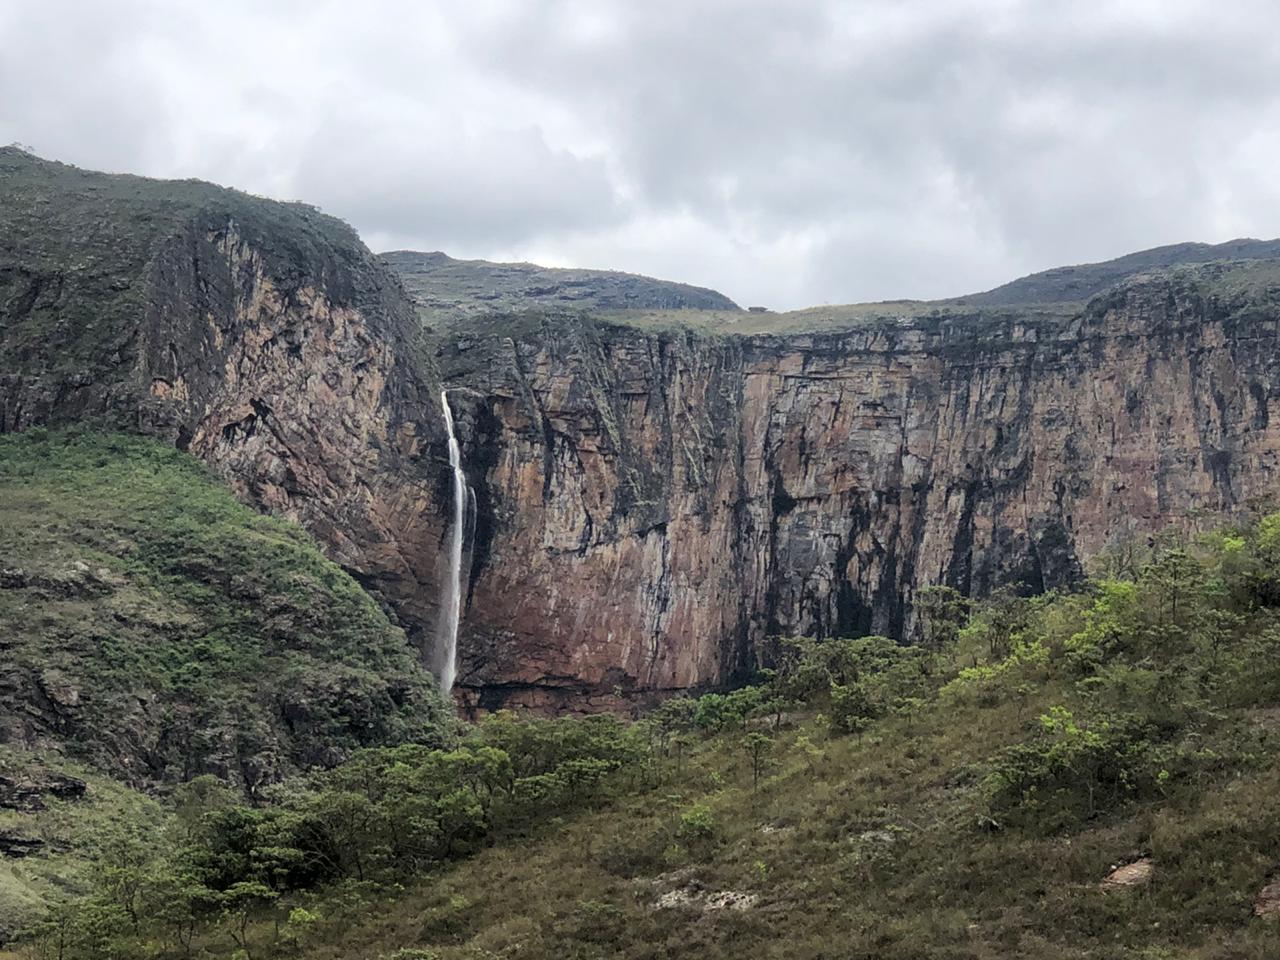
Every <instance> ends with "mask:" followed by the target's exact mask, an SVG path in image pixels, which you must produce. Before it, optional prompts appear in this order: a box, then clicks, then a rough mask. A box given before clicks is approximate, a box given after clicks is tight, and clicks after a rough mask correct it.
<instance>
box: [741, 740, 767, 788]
mask: <svg viewBox="0 0 1280 960" xmlns="http://www.w3.org/2000/svg"><path fill="white" fill-rule="evenodd" d="M742 745H743V747H744V748H745V749H746V751H747V756H748V757H749V758H750V760H751V794H752V796H755V794H756V792H757V791H758V790H759V789H760V774H761V773H762V772H763V771H764V768H765V766H766V765H767V764H768V762H769V749H770V748H771V747H772V746H773V738H772V737H766V736H765V735H764V734H763V733H754V732H753V733H748V734H747V735H746V736H745V737H743V738H742Z"/></svg>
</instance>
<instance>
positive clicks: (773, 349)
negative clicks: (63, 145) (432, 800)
mask: <svg viewBox="0 0 1280 960" xmlns="http://www.w3.org/2000/svg"><path fill="white" fill-rule="evenodd" d="M0 176H3V177H4V180H5V190H4V191H3V193H2V194H0V304H2V305H3V307H2V309H3V329H2V333H3V335H2V336H0V359H2V360H3V374H2V378H0V429H4V430H21V429H24V428H26V427H27V426H29V425H32V424H36V423H46V422H51V423H60V422H68V421H79V420H91V421H95V422H98V421H100V422H103V423H105V424H108V425H110V426H113V427H120V426H127V427H129V428H130V429H134V430H142V431H145V432H148V433H151V434H155V435H158V436H161V437H164V438H166V439H168V440H169V441H170V442H173V443H175V444H176V445H178V446H180V447H182V448H184V449H187V450H189V451H191V452H192V453H194V454H196V455H197V456H199V457H201V458H202V459H203V460H205V461H206V462H207V463H209V464H211V465H212V466H213V467H214V468H215V470H216V471H217V472H218V473H219V474H220V475H221V476H223V477H224V478H225V479H226V480H227V481H228V482H229V483H230V484H231V485H232V486H233V488H234V489H235V490H236V491H237V492H238V493H239V494H240V495H241V497H242V498H244V499H245V500H247V501H249V502H251V503H254V504H255V505H257V506H259V507H261V508H265V509H268V510H272V511H275V512H277V513H280V514H282V515H285V516H287V517H290V518H293V519H296V520H298V521H300V522H301V523H303V524H304V525H306V526H307V527H308V528H309V529H310V530H311V531H312V532H313V533H315V534H316V535H317V536H318V538H319V539H320V541H321V542H322V543H323V545H324V546H325V547H326V549H327V551H328V553H329V555H330V556H331V557H333V558H334V559H336V560H338V561H339V562H340V563H341V564H342V565H343V566H344V567H346V568H347V569H348V570H350V571H351V572H353V573H354V574H355V575H356V576H357V578H358V579H359V580H360V581H361V582H362V583H363V584H364V585H365V586H366V587H368V588H369V589H371V590H372V591H374V593H375V594H376V595H378V596H379V597H381V598H382V599H383V600H384V601H385V602H386V603H387V605H388V607H389V609H392V610H394V611H395V613H396V615H397V618H398V620H399V622H400V623H401V624H403V625H404V626H405V628H406V630H407V632H408V634H409V636H410V638H411V639H412V641H413V642H414V643H415V645H416V646H417V647H418V649H419V651H420V653H421V655H422V656H423V657H424V658H428V659H429V658H430V656H431V655H432V651H433V649H434V634H435V627H436V621H437V616H438V610H437V600H436V598H437V593H438V585H439V583H440V582H441V577H442V576H443V571H442V570H441V567H440V558H441V557H442V555H443V551H442V549H441V545H442V543H443V540H444V536H445V534H446V533H447V530H446V526H447V523H448V519H447V518H449V517H450V516H451V506H452V505H451V501H450V497H451V489H450V477H449V471H448V469H447V464H446V458H445V443H444V434H443V421H442V417H441V411H440V408H439V400H438V385H439V382H440V379H439V377H440V376H443V378H444V382H445V383H446V385H447V386H449V388H450V402H451V404H452V405H453V407H454V408H455V413H456V419H457V422H458V432H459V435H460V438H461V441H462V445H463V452H464V465H465V468H466V471H467V474H468V477H469V479H470V482H471V484H472V485H473V486H474V488H475V491H476V504H477V517H476V525H475V537H474V543H473V544H471V545H470V546H471V549H470V550H469V555H470V557H471V565H470V570H469V571H468V578H467V579H468V583H467V595H466V604H465V611H464V620H463V632H462V636H461V639H460V650H461V656H462V664H461V671H460V683H461V687H462V693H461V695H462V697H463V699H464V700H466V701H467V702H469V703H472V704H479V705H481V706H483V707H486V708H489V707H495V706H499V705H502V704H507V703H522V704H528V705H531V706H536V707H538V708H541V709H546V710H561V709H589V708H593V707H616V706H619V705H621V704H624V703H626V702H628V701H631V700H633V699H635V698H638V697H643V696H645V695H647V694H650V693H654V692H660V691H665V690H673V689H683V688H687V687H696V686H704V685H711V684H716V683H721V682H725V681H727V680H730V679H732V678H734V677H735V676H739V675H741V674H743V673H745V672H747V671H749V670H750V669H751V668H752V667H753V666H754V665H755V664H757V663H759V662H760V661H761V660H762V659H767V657H768V651H769V642H770V638H771V637H774V636H777V635H779V634H789V633H814V634H820V635H830V634H837V633H849V632H865V631H873V632H878V633H886V634H890V635H892V636H896V637H899V638H903V639H910V638H911V636H912V634H913V630H914V616H913V612H912V610H913V600H914V598H915V596H916V594H917V592H918V591H919V589H920V588H921V587H922V586H924V585H928V584H933V583H948V584H951V585H954V586H955V587H957V588H958V589H960V590H962V591H965V592H969V593H973V594H982V593H984V592H987V591H989V590H990V589H992V588H993V587H995V586H997V585H1000V584H1006V583H1008V584H1022V585H1024V586H1025V588H1026V589H1030V590H1037V589H1043V588H1051V587H1054V586H1057V585H1061V584H1065V583H1068V582H1070V581H1072V580H1074V579H1077V578H1078V577H1079V576H1080V574H1081V570H1082V567H1083V566H1084V564H1085V563H1086V562H1087V561H1088V559H1089V558H1090V557H1092V556H1093V555H1094V554H1096V553H1097V552H1098V551H1099V550H1100V549H1102V548H1103V547H1104V546H1105V545H1106V544H1107V543H1108V542H1109V541H1110V540H1112V539H1113V538H1115V537H1116V536H1117V535H1138V536H1141V535H1143V534H1145V533H1147V532H1149V531H1153V530H1155V529H1157V528H1159V527H1160V526H1162V525H1164V524H1165V523H1167V522H1168V521H1170V520H1176V519H1178V518H1181V517H1185V516H1186V515H1187V514H1188V513H1189V512H1193V511H1197V510H1205V511H1211V512H1214V513H1218V512H1222V511H1227V512H1229V511H1231V510H1233V509H1236V508H1238V507H1239V506H1240V505H1241V504H1243V503H1244V502H1245V501H1247V500H1248V499H1249V498H1251V497H1254V496H1266V495H1269V494H1271V493H1272V492H1273V489H1274V482H1275V472H1276V469H1277V464H1276V451H1277V441H1278V439H1280V438H1278V436H1277V431H1278V430H1280V427H1277V426H1276V425H1275V417H1274V416H1273V415H1272V411H1271V405H1272V404H1273V403H1276V402H1277V396H1278V395H1280V370H1278V369H1277V367H1276V361H1275V360H1274V359H1273V358H1274V356H1275V350H1274V343H1275V338H1276V332H1277V322H1280V278H1278V277H1277V274H1276V270H1275V261H1272V260H1253V261H1248V262H1237V263H1219V264H1211V265H1200V266H1191V267H1174V268H1172V269H1166V270H1165V271H1164V272H1160V273H1154V274H1137V275H1132V274H1133V271H1131V270H1129V269H1128V268H1127V267H1126V268H1124V269H1122V270H1121V271H1120V273H1121V275H1122V276H1123V277H1125V279H1123V280H1122V282H1121V283H1120V285H1119V286H1116V287H1112V288H1110V289H1109V290H1107V291H1105V292H1103V293H1101V294H1099V295H1098V296H1097V297H1095V298H1094V299H1092V300H1091V301H1090V302H1089V303H1088V304H1087V305H1083V304H1065V305H1055V306H1053V307H1045V306H1043V305H1042V304H1039V303H1037V302H1035V301H1036V297H1037V296H1038V294H1036V293H1035V292H1034V291H1032V292H1031V293H1028V292H1027V290H1026V289H1024V288H1019V289H1020V290H1022V294H1020V297H1021V299H1020V300H1019V302H1018V303H1016V304H1004V305H1001V304H999V303H995V302H991V303H987V302H984V303H982V304H981V305H975V304H974V303H966V302H964V301H956V302H952V303H946V304H918V303H915V304H890V305H865V306H862V307H857V308H836V309H834V310H830V311H827V310H814V311H805V312H802V313H799V314H793V315H774V314H755V313H753V314H749V315H748V314H747V313H746V312H745V311H740V310H736V309H728V308H732V306H733V305H732V303H731V302H729V301H727V300H725V301H724V303H720V302H719V301H715V303H714V304H713V306H714V307H715V309H716V310H717V311H719V312H718V313H715V314H714V315H713V316H712V317H711V319H709V320H708V319H706V318H705V317H704V318H703V319H702V320H700V319H699V318H700V316H701V314H700V313H699V312H698V311H693V310H677V311H674V312H662V308H664V307H666V306H670V305H671V304H669V303H667V302H666V301H663V302H661V303H658V304H656V306H655V305H654V304H644V305H643V307H644V308H645V309H648V308H650V307H652V308H653V309H654V310H657V311H658V312H657V314H656V315H654V316H649V315H643V316H642V311H639V310H632V311H631V312H630V314H628V311H626V310H623V311H618V312H617V313H614V314H613V315H612V317H613V319H608V318H603V317H601V316H599V315H598V314H596V313H595V312H593V311H594V305H593V310H592V311H584V310H576V311H565V310H563V309H562V308H561V307H560V306H558V305H555V304H558V302H559V301H557V300H555V298H554V297H553V298H552V301H550V302H551V303H552V304H553V305H552V306H550V307H548V305H547V304H548V302H549V301H546V300H545V299H544V300H541V301H536V302H537V303H538V304H539V305H540V312H527V311H523V310H521V309H518V308H519V303H511V304H508V303H507V302H506V301H501V303H500V305H501V306H502V309H501V310H500V311H496V312H495V311H489V312H485V311H484V310H481V309H479V308H477V309H476V310H471V309H468V310H465V311H462V312H461V313H459V314H457V315H456V316H453V317H452V319H451V321H450V322H449V323H446V324H443V325H442V326H441V328H440V331H437V332H430V333H429V332H424V331H423V329H422V328H421V326H420V325H419V322H418V317H417V316H415V306H414V304H413V303H411V302H410V300H409V298H408V297H407V296H406V294H405V291H404V289H403V288H402V286H401V284H400V282H399V281H398V280H397V278H396V277H395V276H394V275H393V274H392V273H391V271H390V270H389V269H388V267H387V265H386V263H384V262H382V261H379V260H378V259H377V258H374V257H373V256H372V255H371V254H370V253H369V252H368V251H367V250H366V249H365V248H364V247H363V245H362V244H360V242H359V240H358V238H356V236H355V235H354V233H353V232H352V231H351V230H350V229H349V228H347V227H346V226H345V225H343V224H341V223H339V222H337V221H334V220H331V219H330V218H327V217H324V216H322V215H321V214H319V213H318V212H316V211H315V210H313V209H312V208H309V207H305V206H300V205H290V204H275V203H271V202H268V201H263V200H260V199H256V198H250V197H246V196H244V195H242V194H237V193H235V192H233V191H225V190H220V189H218V188H214V187H210V186H208V185H205V184H197V183H181V184H160V183H157V182H154V181H146V180H140V179H138V178H129V177H104V176H102V175H97V174H87V173H84V172H83V171H78V170H75V169H74V168H69V167H64V166H61V165H58V164H49V163H45V162H43V161H38V160H35V159H34V158H31V157H29V156H27V155H25V154H21V153H19V152H16V151H12V150H6V151H0ZM1263 246H1265V245H1263ZM1197 249H1199V248H1197ZM1242 249H1243V248H1242ZM1209 250H1210V252H1212V250H1211V248H1209ZM1259 251H1261V252H1259ZM1244 252H1245V253H1247V254H1250V255H1252V254H1257V255H1259V256H1261V255H1263V253H1265V252H1266V251H1265V250H1262V249H1261V248H1256V247H1249V248H1248V249H1247V250H1245V251H1244ZM1183 253H1185V254H1186V257H1191V256H1192V255H1195V250H1191V251H1190V252H1187V251H1184V252H1183ZM1183 253H1179V254H1176V255H1170V256H1174V261H1175V262H1176V260H1177V259H1178V258H1179V257H1183ZM1205 255H1209V254H1208V253H1206V254H1205ZM1183 258H1184V259H1185V257H1183ZM400 259H402V260H404V259H405V258H404V257H402V258H400ZM1159 259H1160V258H1159V257H1158V258H1157V260H1159ZM1164 259H1168V256H1165V257H1164ZM395 260H396V258H392V261H393V262H394V261H395ZM406 262H411V263H412V264H413V265H415V266H413V270H419V268H421V267H422V263H421V258H416V259H415V258H414V257H408V258H407V261H406ZM446 266H448V267H449V270H450V271H453V273H451V274H450V276H451V277H452V279H450V280H449V284H451V285H453V286H450V289H454V286H456V284H457V283H462V280H459V279H458V277H457V276H453V274H454V273H457V272H458V271H462V272H463V273H465V272H466V269H467V267H466V265H465V264H462V265H461V266H460V265H459V262H457V261H451V262H450V264H446ZM488 266H489V265H485V270H487V269H488ZM1104 266H1105V265H1104ZM1139 266H1141V265H1139ZM433 269H434V268H433ZM1126 271H1127V272H1126ZM419 272H421V271H420V270H419ZM429 272H430V271H428V273H429ZM481 272H482V273H484V271H483V270H482V271H481ZM1094 272H1095V273H1096V271H1094ZM1092 275H1093V274H1092V273H1091V274H1090V276H1092ZM487 276H488V274H484V276H480V277H478V278H477V277H473V278H472V279H470V280H466V278H465V277H464V278H463V280H465V281H466V282H465V283H463V286H464V287H466V289H468V290H470V289H472V288H475V289H480V287H483V286H484V285H485V284H486V283H489V282H490V281H489V280H488V279H485V277H487ZM409 279H412V278H409ZM419 279H421V277H419ZM520 282H521V283H523V282H524V280H521V281H520ZM1046 282H1048V281H1046ZM477 284H478V285H479V286H477ZM468 285H469V286H468ZM1049 286H1050V287H1052V289H1053V290H1054V291H1059V290H1060V288H1061V284H1058V283H1057V281H1054V282H1053V283H1050V284H1049ZM1024 287H1025V285H1024ZM504 289H505V288H504ZM646 289H649V288H646ZM418 292H419V295H420V296H427V295H428V294H427V293H423V292H422V290H421V289H419V290H418ZM606 292H608V291H607V290H606ZM507 293H510V291H509V290H508V291H507ZM702 293H703V294H705V293H707V292H705V291H703V292H702ZM505 295H506V294H504V296H505ZM699 295H701V294H699ZM468 296H470V295H469V294H468ZM1028 298H1029V299H1028ZM519 299H520V298H519V297H517V300H519ZM996 299H997V300H998V299H999V297H996ZM1049 299H1061V297H1059V296H1057V295H1056V294H1055V296H1054V297H1050V298H1049ZM535 300H536V298H535ZM1024 301H1025V302H1024ZM521 302H523V301H521ZM726 305H727V306H726ZM418 306H419V307H420V308H423V307H424V303H422V302H420V303H419V304H418ZM426 306H428V307H429V304H427V305H426ZM578 306H581V304H578ZM628 316H633V317H634V319H633V320H629V319H628ZM743 318H746V319H745V320H744V319H743Z"/></svg>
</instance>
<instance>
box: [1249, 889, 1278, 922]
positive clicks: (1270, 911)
mask: <svg viewBox="0 0 1280 960" xmlns="http://www.w3.org/2000/svg"><path fill="white" fill-rule="evenodd" d="M1253 915H1254V916H1255V917H1267V918H1275V917H1280V880H1272V881H1271V882H1270V883H1268V884H1267V885H1266V886H1265V887H1263V888H1262V889H1261V890H1259V891H1258V896H1257V897H1255V898H1254V901H1253Z"/></svg>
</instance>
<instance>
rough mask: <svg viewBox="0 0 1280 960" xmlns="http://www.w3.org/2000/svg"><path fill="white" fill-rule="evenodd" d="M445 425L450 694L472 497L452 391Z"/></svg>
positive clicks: (443, 684) (443, 632) (444, 626)
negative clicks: (449, 493)
mask: <svg viewBox="0 0 1280 960" xmlns="http://www.w3.org/2000/svg"><path fill="white" fill-rule="evenodd" d="M440 406H441V407H442V408H443V410H444V425H445V429H446V430H447V431H448V433H449V468H450V469H451V470H452V471H453V525H452V527H451V529H450V531H449V554H448V560H449V568H448V571H447V572H446V575H445V582H444V596H443V597H442V598H441V609H442V611H443V614H444V616H443V617H442V618H441V621H440V644H441V646H442V647H443V653H444V656H443V658H442V663H441V665H440V689H441V690H442V691H443V692H444V693H445V694H448V693H449V691H450V690H452V689H453V681H454V679H455V678H456V677H457V674H458V624H459V623H460V622H461V620H462V568H463V563H462V555H463V547H464V546H465V544H466V525H467V524H466V521H467V506H468V502H469V500H470V498H471V497H472V496H473V494H472V493H471V488H470V487H469V486H467V475H466V474H465V473H463V471H462V449H461V448H460V447H459V446H458V438H457V435H456V434H455V433H454V428H453V411H452V410H451V409H450V408H449V391H447V390H441V391H440Z"/></svg>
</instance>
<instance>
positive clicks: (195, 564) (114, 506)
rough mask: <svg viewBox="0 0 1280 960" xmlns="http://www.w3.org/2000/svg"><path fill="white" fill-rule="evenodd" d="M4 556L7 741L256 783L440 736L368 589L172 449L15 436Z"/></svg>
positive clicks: (4, 472) (134, 777) (2, 728)
mask: <svg viewBox="0 0 1280 960" xmlns="http://www.w3.org/2000/svg"><path fill="white" fill-rule="evenodd" d="M0 556H3V557H4V561H3V570H0V625H3V640H2V641H0V642H2V643H3V648H4V663H3V666H0V740H5V741H9V742H15V743H25V744H30V745H34V746H36V747H39V748H42V749H43V748H58V749H60V750H62V751H64V752H65V754H66V755H67V756H68V757H70V758H72V759H76V760H81V761H84V762H87V763H90V764H92V765H95V766H97V767H99V768H100V769H103V770H108V771H111V772H112V773H113V774H114V775H115V776H117V777H118V778H119V779H121V780H123V781H126V782H129V783H135V784H137V783H148V782H149V783H156V782H166V781H178V780H184V779H189V778H191V777H194V776H197V775H199V774H201V773H213V774H216V775H218V776H220V777H222V778H224V779H226V780H228V781H229V782H233V783H236V784H238V785H241V786H243V787H244V789H245V790H247V791H249V792H250V793H253V792H255V791H257V790H258V789H259V788H261V787H262V786H263V785H265V784H268V783H271V782H272V781H274V780H276V779H279V778H280V777H281V776H283V775H285V774H288V773H290V772H292V771H296V770H301V769H307V768H310V767H312V766H317V765H319V766H332V765H333V764H335V763H337V762H339V761H340V760H342V759H344V758H345V757H346V756H347V755H348V754H349V753H350V752H351V751H353V750H355V749H358V748H360V747H362V746H368V745H374V744H387V743H396V742H406V741H408V742H427V743H430V742H439V741H440V740H441V738H442V737H443V736H444V734H443V733H442V732H441V731H442V717H443V713H444V709H443V705H442V704H441V703H440V702H439V698H438V696H437V695H436V693H435V690H434V687H433V684H432V682H431V679H430V677H429V676H428V675H427V674H426V673H425V672H424V671H423V669H422V668H421V667H420V666H419V664H418V662H417V658H416V655H415V653H414V651H412V650H411V649H410V648H409V647H408V645H407V643H406V641H405V638H404V634H403V633H402V632H401V631H400V630H399V629H398V628H396V627H394V626H393V625H392V624H391V623H390V622H389V621H388V619H387V617H386V615H385V614H384V613H383V612H382V610H381V609H380V608H379V607H378V606H377V605H376V604H375V603H374V602H373V601H372V600H371V599H370V597H369V596H368V595H367V594H365V593H364V591H363V590H361V588H360V587H359V585H358V584H356V583H355V581H353V580H352V579H351V578H350V577H349V576H347V575H346V574H345V573H343V572H342V570H340V569H339V568H338V567H337V566H336V565H335V564H333V563H331V562H329V561H327V560H326V559H324V557H323V556H322V555H321V554H320V552H319V550H318V549H317V548H316V547H315V545H314V544H313V543H312V541H311V540H310V538H309V537H308V536H307V535H306V534H304V533H303V532H302V531H301V530H300V529H298V528H297V527H296V526H294V525H293V524H290V523H287V522H285V521H283V520H280V519H276V518H271V517H264V516H260V515H258V514H256V513H254V512H253V511H252V510H250V509H248V508H246V507H244V506H242V505H240V504H239V503H238V502H237V501H236V500H235V498H234V497H233V496H232V495H231V493H230V491H228V490H227V489H225V488H224V487H223V486H222V485H221V484H219V483H218V482H217V481H216V479H215V478H214V477H213V476H211V475H210V474H209V472H208V471H207V470H206V469H205V468H204V467H202V466H201V465H200V464H199V463H197V461H196V460H194V459H193V458H192V457H189V456H188V455H186V454H184V453H180V452H178V451H176V450H173V449H172V448H168V447H165V446H163V445H161V444H158V443H156V442H154V441H150V440H145V439H142V438H137V437H129V436H121V435H101V434H93V433H85V432H66V433H60V432H53V433H49V432H46V431H44V430H42V429H36V430H30V431H27V432H26V433H24V434H21V435H10V436H3V437H0Z"/></svg>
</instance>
